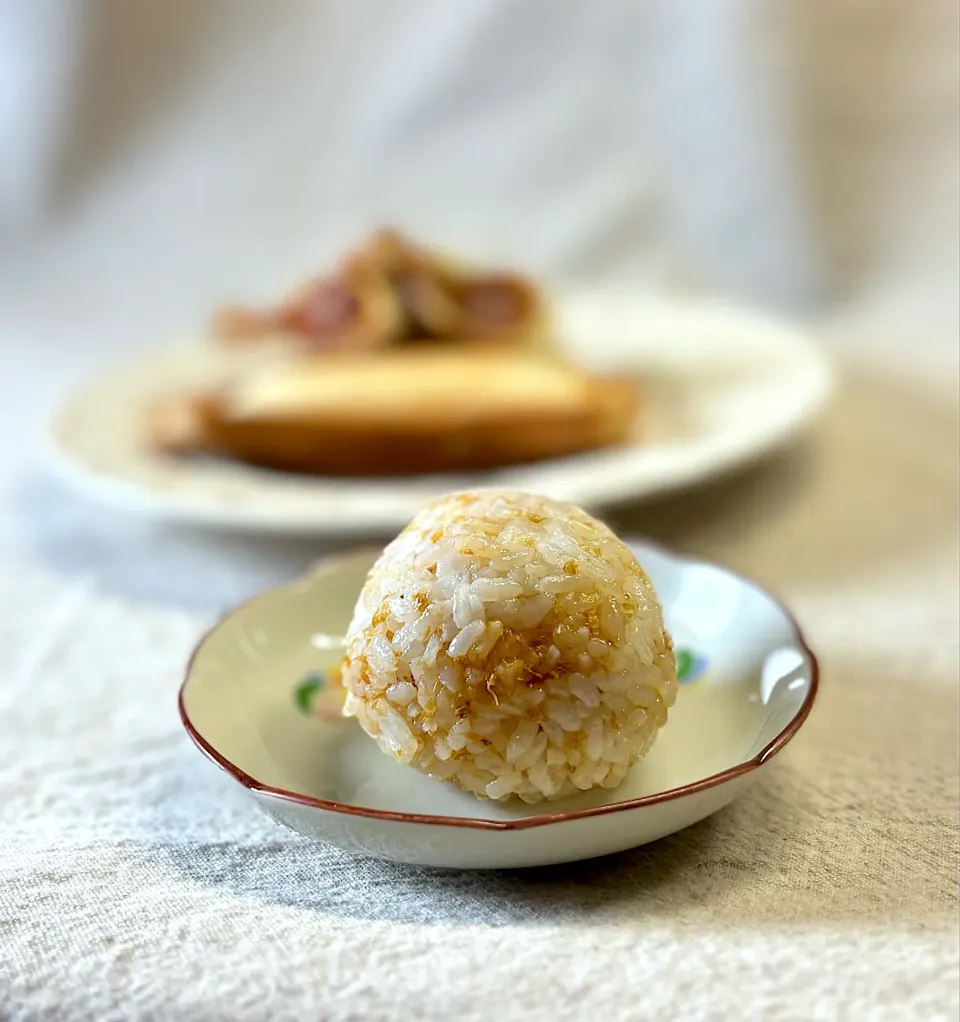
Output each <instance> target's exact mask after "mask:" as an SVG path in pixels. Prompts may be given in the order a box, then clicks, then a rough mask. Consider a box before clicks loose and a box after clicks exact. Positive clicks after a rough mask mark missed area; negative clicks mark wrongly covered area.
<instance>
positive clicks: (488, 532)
mask: <svg viewBox="0 0 960 1022" xmlns="http://www.w3.org/2000/svg"><path fill="white" fill-rule="evenodd" d="M343 680H344V684H345V686H346V689H347V700H346V707H345V711H344V712H345V713H347V714H350V715H353V716H356V718H357V719H358V720H359V722H360V724H361V725H362V727H363V728H364V730H365V731H367V733H368V734H370V735H371V736H373V737H374V738H375V739H376V740H377V742H378V743H379V745H380V747H381V748H382V749H383V750H384V751H385V752H387V753H389V754H391V755H392V756H395V757H396V758H397V759H398V760H400V762H402V763H408V764H410V765H412V766H415V767H416V768H417V769H419V770H423V771H425V772H426V773H429V774H432V775H433V776H435V777H440V778H444V779H446V780H450V781H453V782H455V783H456V784H458V785H460V787H461V788H463V789H465V790H466V791H471V792H473V793H474V794H475V795H477V796H479V797H481V798H493V799H503V798H508V797H511V796H519V797H520V798H521V799H523V800H524V801H525V802H538V801H540V800H541V799H544V798H547V799H555V798H561V797H563V796H565V795H568V794H571V793H573V792H575V791H577V790H578V789H579V790H586V789H588V788H592V787H595V786H596V785H602V786H603V787H606V788H612V787H614V786H615V785H617V784H619V783H620V781H622V780H623V778H624V776H625V775H626V772H627V770H628V769H629V768H630V766H631V765H632V764H633V763H635V762H636V761H637V760H638V759H640V758H641V757H642V756H644V755H645V754H646V752H647V750H648V749H649V748H650V746H651V744H652V743H653V740H654V739H655V737H656V735H657V731H658V730H659V728H660V727H661V726H662V725H663V724H664V723H665V722H666V718H667V709H668V707H670V706H672V705H673V702H674V700H675V699H676V695H677V675H676V663H675V660H674V654H673V646H672V643H671V640H670V636H669V635H668V634H667V632H666V630H665V629H664V626H663V616H662V613H661V610H660V605H659V603H658V602H657V598H656V593H655V592H654V590H653V586H652V585H651V584H650V580H649V579H648V578H647V576H646V575H645V574H644V572H643V570H642V569H641V567H640V565H639V564H638V563H637V560H636V558H635V557H634V555H633V553H632V552H631V551H630V549H629V548H628V547H627V546H626V545H625V544H624V543H622V542H621V541H620V540H619V539H617V537H616V536H614V534H613V533H612V532H611V531H610V530H609V529H608V528H607V527H606V526H605V525H603V524H602V523H600V522H598V521H597V520H596V519H594V518H592V517H591V516H590V515H588V514H586V513H585V512H584V511H581V510H580V509H579V508H577V507H574V506H573V505H572V504H561V503H557V502H555V501H550V500H547V499H545V498H543V497H537V496H533V495H531V494H523V493H493V492H478V493H459V494H454V495H453V496H450V497H445V498H443V499H441V500H438V501H436V502H434V503H433V504H430V505H429V506H428V507H426V508H425V509H424V510H423V511H421V513H420V514H419V515H417V517H416V518H415V519H414V520H413V522H411V524H410V525H409V526H407V528H406V529H404V531H403V532H402V533H400V535H399V536H398V537H397V538H396V539H395V540H394V541H393V542H392V543H390V544H389V546H387V548H386V549H385V550H384V552H383V554H382V555H381V556H380V558H379V559H378V560H377V562H376V564H375V565H374V566H373V568H372V569H371V571H370V574H369V576H368V578H367V582H366V584H365V586H364V588H363V591H362V592H361V594H360V597H359V599H358V601H357V605H356V609H355V611H354V616H353V621H352V622H351V625H350V628H349V630H348V633H347V656H346V659H345V661H344V671H343Z"/></svg>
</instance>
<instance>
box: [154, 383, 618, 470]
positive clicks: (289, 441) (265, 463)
mask: <svg viewBox="0 0 960 1022" xmlns="http://www.w3.org/2000/svg"><path fill="white" fill-rule="evenodd" d="M637 405H638V391H637V387H636V384H635V383H634V382H633V381H629V380H624V379H621V378H603V377H600V378H595V379H590V380H589V381H588V383H587V384H586V387H585V391H584V399H583V400H582V401H579V402H577V403H576V404H575V405H571V406H570V407H569V408H540V409H538V408H536V407H535V406H532V407H531V408H529V409H526V410H522V411H514V412H512V413H510V414H508V415H505V414H499V415H498V414H495V413H494V414H487V413H485V412H484V410H483V409H482V408H481V407H476V408H474V409H472V410H471V409H469V408H466V407H465V408H464V414H462V415H460V416H458V421H457V422H455V423H446V424H441V423H439V422H437V420H436V417H435V416H432V415H430V414H426V415H422V416H418V415H417V409H416V397H415V395H411V407H410V410H409V412H408V413H407V414H405V415H403V416H398V417H397V418H396V420H395V421H390V420H384V419H383V418H380V419H379V420H378V419H374V418H372V417H371V418H370V419H367V420H365V419H364V418H363V417H362V416H358V415H356V414H351V415H350V416H349V417H344V416H337V415H331V414H327V413H325V412H324V411H323V410H322V409H317V410H314V411H311V413H310V414H309V415H297V416H290V415H257V416H254V417H242V418H238V417H235V416H232V415H231V414H230V411H229V407H228V398H227V397H226V396H224V395H207V396H204V397H201V398H195V399H187V400H186V401H181V402H179V405H177V404H176V403H174V404H173V405H168V406H166V407H165V408H164V409H162V414H160V415H158V416H157V417H156V418H155V419H154V423H153V432H152V437H153V441H154V442H155V443H156V444H157V445H158V446H159V447H160V448H161V449H163V450H166V451H173V452H176V453H188V452H195V453H199V452H204V453H211V454H221V455H225V456H228V457H232V458H235V459H237V460H240V461H245V462H248V463H250V464H253V465H258V466H262V467H266V468H275V469H281V470H284V471H289V472H297V473H302V474H312V475H323V474H329V475H346V476H355V477H357V476H389V475H412V474H419V473H427V472H456V471H468V470H476V469H490V468H497V467H503V466H507V465H516V464H523V463H527V462H535V461H541V460H545V459H548V458H558V457H562V456H565V455H570V454H576V453H579V452H583V451H588V450H593V449H596V448H599V447H607V446H611V445H614V444H617V443H620V442H622V441H623V440H624V439H625V438H626V436H627V434H628V432H629V431H630V428H631V426H632V424H633V422H634V419H635V415H636V411H637ZM171 421H173V422H176V423H177V424H178V426H179V428H178V429H177V430H176V431H171V430H170V428H169V424H170V423H171ZM184 424H189V428H186V427H185V426H184ZM158 426H159V427H160V428H159V430H158V428H157V427H158ZM171 441H172V442H171Z"/></svg>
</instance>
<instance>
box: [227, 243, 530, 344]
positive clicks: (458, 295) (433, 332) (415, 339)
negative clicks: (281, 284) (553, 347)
mask: <svg viewBox="0 0 960 1022" xmlns="http://www.w3.org/2000/svg"><path fill="white" fill-rule="evenodd" d="M546 332H547V315H546V305H545V302H544V301H543V298H542V296H541V294H540V292H539V290H538V288H537V287H536V286H535V285H534V284H533V283H532V282H531V281H529V280H527V279H526V278H524V277H522V276H520V275H518V274H514V273H507V272H504V271H492V270H491V271H484V270H476V269H472V268H470V267H468V266H466V265H465V264H461V263H459V262H457V261H454V260H452V259H450V258H447V257H444V256H441V255H439V254H437V253H434V252H432V251H430V250H428V249H426V248H422V247H420V246H417V245H414V244H413V243H412V242H410V241H409V240H407V239H406V238H404V237H403V236H401V235H400V234H397V233H396V232H395V231H387V230H385V231H379V232H377V233H376V234H374V235H372V236H371V237H370V238H368V239H367V240H366V241H365V242H364V243H363V244H362V245H361V246H360V248H359V249H358V250H357V251H356V252H354V253H352V254H351V255H350V256H348V257H347V258H346V259H344V260H343V262H342V263H341V265H340V267H339V268H338V270H337V272H336V273H334V274H333V275H332V276H330V277H323V278H318V279H315V280H312V281H309V282H307V283H305V284H304V285H302V286H301V287H299V288H297V289H296V290H295V291H294V292H293V293H292V294H291V295H289V296H288V297H287V299H286V300H285V301H284V302H283V303H282V304H281V305H280V307H279V308H277V309H274V310H266V311H263V310H254V309H246V308H237V307H228V308H225V309H222V310H221V311H220V312H219V313H218V314H217V316H216V317H215V319H214V324H213V333H214V336H215V337H216V338H218V339H221V340H224V341H229V342H244V343H249V342H251V341H255V340H256V339H258V338H266V337H276V336H278V335H280V336H287V337H289V338H291V339H293V340H295V341H296V342H297V343H298V344H300V345H302V346H303V347H307V348H311V349H324V350H351V351H371V350H377V349H380V348H388V347H394V346H399V345H413V344H418V343H438V342H443V343H459V342H476V341H488V342H492V343H497V344H505V345H510V346H518V347H525V346H537V345H540V344H541V343H543V342H544V340H545V338H546Z"/></svg>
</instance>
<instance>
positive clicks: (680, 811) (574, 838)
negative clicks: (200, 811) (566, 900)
mask: <svg viewBox="0 0 960 1022" xmlns="http://www.w3.org/2000/svg"><path fill="white" fill-rule="evenodd" d="M631 546H632V547H633V549H634V550H635V552H636V553H637V556H638V558H639V559H640V562H641V563H642V564H643V566H644V568H645V569H646V570H647V572H648V573H649V575H650V577H651V579H652V580H653V582H654V585H655V586H656V588H657V592H658V594H659V596H660V600H661V602H662V604H663V607H664V613H665V616H666V621H667V625H668V627H669V628H670V630H671V632H672V634H673V637H674V642H675V645H676V648H677V651H678V668H679V675H680V680H681V688H680V695H679V697H678V699H677V703H676V705H675V706H674V708H673V709H672V710H671V711H670V720H669V722H668V723H667V725H666V727H665V728H664V729H663V731H662V733H661V734H660V736H659V737H658V739H657V743H656V745H655V746H654V748H653V750H652V751H651V752H650V754H649V755H648V756H647V758H646V759H645V760H643V761H642V762H641V763H638V764H637V765H636V766H635V767H634V768H633V769H632V770H631V772H630V773H629V774H628V776H627V778H626V780H625V781H624V782H623V783H622V784H621V785H620V786H619V787H618V788H615V789H613V790H605V789H601V790H597V791H593V792H585V793H583V794H580V795H577V796H575V797H573V798H568V799H565V800H563V801H561V802H552V803H540V804H539V805H533V806H530V805H525V804H523V803H520V802H507V803H498V802H489V801H481V800H478V799H476V798H474V797H473V796H472V795H469V794H466V793H464V792H461V791H459V790H458V789H457V788H455V787H453V786H452V785H449V784H447V783H444V782H440V781H435V780H433V779H431V778H429V777H426V776H423V775H421V774H419V773H417V772H416V771H415V770H413V769H411V768H409V767H405V766H402V765H401V764H399V763H397V762H395V761H393V760H392V759H390V758H389V757H387V756H385V755H383V753H381V752H380V751H379V749H378V748H377V746H376V744H375V743H374V742H372V741H371V740H370V739H369V738H368V737H367V736H366V735H365V734H364V733H363V732H362V731H361V730H360V728H359V727H358V725H357V724H356V723H355V722H353V721H352V720H348V719H345V718H343V717H342V716H341V715H340V713H339V706H340V697H341V693H340V691H339V688H338V686H337V684H336V676H335V671H334V668H335V666H336V664H337V663H338V662H339V659H340V657H341V655H342V648H341V646H340V640H339V638H338V637H339V636H341V635H342V634H343V631H344V629H345V628H346V625H347V623H348V622H349V619H350V616H351V613H352V610H353V605H354V602H355V601H356V597H357V593H358V592H359V590H360V587H361V585H362V583H363V580H364V578H365V576H366V573H367V570H368V569H369V567H370V565H371V564H372V562H373V558H374V556H375V552H373V551H363V552H360V553H357V554H353V555H348V556H346V557H342V558H337V559H333V560H330V561H326V562H324V563H322V564H320V565H319V566H317V567H316V568H315V570H313V571H312V572H311V573H310V574H309V575H307V576H305V577H303V578H301V579H299V580H297V581H295V582H293V583H291V584H289V585H286V586H281V587H278V588H275V589H271V590H268V591H267V592H265V593H262V594H261V595H260V596H257V597H255V598H254V599H252V600H250V601H248V602H247V603H244V604H243V605H242V606H240V607H238V608H237V609H236V610H234V611H233V612H231V613H230V614H228V615H227V616H226V617H225V618H224V619H223V620H222V621H221V622H220V623H219V624H218V625H216V626H215V627H214V628H213V629H212V630H211V631H210V632H208V633H207V635H206V636H205V637H204V638H203V639H202V640H201V642H200V644H199V645H198V646H197V648H196V650H195V651H194V654H193V656H192V658H191V661H190V665H189V668H188V670H187V676H186V679H185V680H184V683H183V685H182V687H181V689H180V716H181V718H182V720H183V724H184V726H185V728H186V729H187V732H188V733H189V735H190V737H191V738H192V739H193V741H194V743H195V744H196V746H197V747H198V749H200V751H201V752H203V753H204V755H205V757H206V759H207V760H209V761H211V762H212V763H214V764H216V765H217V766H218V767H220V768H221V770H222V771H224V772H225V773H226V774H227V775H228V776H229V777H230V778H232V779H233V780H234V781H236V782H238V783H239V784H241V785H242V786H243V787H244V788H245V789H246V790H247V792H248V793H249V794H250V796H251V797H252V802H251V806H253V805H254V804H255V805H256V806H258V807H259V808H260V809H262V810H263V811H265V812H266V813H267V814H268V815H270V816H271V817H273V818H274V819H275V820H277V821H278V822H280V823H283V824H285V825H286V826H288V827H291V828H292V829H294V830H296V831H299V832H300V833H303V834H306V835H308V836H310V837H314V838H317V839H319V840H323V841H328V842H330V843H332V844H335V845H338V846H339V847H341V848H344V849H347V850H349V851H353V852H356V853H358V854H362V855H372V856H377V857H380V858H386V859H393V860H395V861H398V862H410V863H417V864H420V865H427V866H447V867H457V868H476V869H480V868H507V867H518V866H536V865H546V864H549V863H557V862H566V861H573V860H577V859H586V858H590V857H592V856H597V855H605V854H608V853H611V852H617V851H621V850H623V849H626V848H631V847H634V846H636V845H641V844H645V843H646V842H649V841H654V840H656V839H657V838H660V837H664V836H665V835H667V834H670V833H673V832H674V831H677V830H680V829H682V828H683V827H687V826H689V825H690V824H692V823H696V822H697V821H698V820H701V819H703V818H704V817H706V816H708V815H710V814H711V813H714V812H716V811H717V810H718V809H720V808H722V807H723V806H725V805H726V804H727V803H728V802H730V801H731V799H733V798H734V797H736V796H737V795H738V794H739V793H740V792H741V791H742V790H743V789H744V788H745V787H746V786H747V785H748V784H749V783H750V782H751V781H753V780H754V779H755V778H756V777H757V776H758V775H759V773H760V771H761V770H763V769H765V767H766V765H767V764H768V763H769V761H770V760H771V758H772V757H773V756H774V755H775V753H777V752H778V751H779V750H780V749H781V748H783V746H784V745H785V744H786V743H787V742H788V741H789V740H790V739H791V738H792V737H793V736H794V734H796V732H797V731H798V730H799V728H800V727H801V725H802V724H803V722H804V720H805V719H806V717H807V715H808V714H809V712H810V709H811V707H812V705H813V701H814V698H815V696H816V692H817V677H818V668H817V662H816V658H815V657H814V655H813V653H812V652H811V650H810V648H809V647H808V645H807V643H806V641H805V640H804V638H803V636H802V635H801V633H800V630H799V628H798V627H797V625H796V623H795V622H794V621H793V619H792V618H791V616H790V615H789V613H787V611H786V610H785V609H784V608H783V607H782V606H781V605H780V604H779V603H778V602H777V601H776V600H774V599H773V598H772V597H771V596H769V595H768V594H767V593H765V592H764V591H763V590H762V589H760V588H759V587H757V586H756V585H754V584H752V583H750V582H748V581H746V580H744V579H742V578H740V577H738V576H736V575H734V574H732V573H730V572H728V571H726V570H724V569H722V568H719V567H716V566H713V565H709V564H705V563H702V562H698V561H693V560H686V559H683V558H680V557H677V556H675V555H673V554H671V553H669V552H667V551H665V550H663V549H662V548H659V547H655V546H651V545H648V544H645V543H641V542H633V543H631Z"/></svg>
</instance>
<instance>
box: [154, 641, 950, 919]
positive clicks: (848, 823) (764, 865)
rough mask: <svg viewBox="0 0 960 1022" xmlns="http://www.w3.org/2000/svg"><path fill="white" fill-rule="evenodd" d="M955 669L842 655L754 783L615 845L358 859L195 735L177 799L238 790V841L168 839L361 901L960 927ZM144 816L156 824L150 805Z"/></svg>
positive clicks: (333, 910)
mask: <svg viewBox="0 0 960 1022" xmlns="http://www.w3.org/2000/svg"><path fill="white" fill-rule="evenodd" d="M941 674H943V672H942V671H940V672H939V673H938V668H937V665H936V664H931V669H930V680H929V681H928V680H924V679H921V678H918V677H916V676H915V674H914V673H913V672H912V669H911V667H910V665H908V664H903V665H897V664H896V663H891V662H890V661H889V659H885V658H883V657H881V656H877V657H863V658H861V659H853V658H851V659H846V658H829V657H828V658H827V660H826V663H825V665H824V678H823V682H822V686H821V698H820V699H819V700H818V704H817V706H816V707H815V709H814V712H813V714H812V715H811V718H810V720H809V722H808V724H807V726H806V727H805V728H804V731H803V733H802V734H801V735H800V736H799V737H798V739H797V741H796V742H794V743H792V744H791V745H790V747H789V748H787V749H786V750H785V751H784V752H783V753H781V754H780V755H779V756H778V757H777V758H776V760H775V761H774V762H773V763H772V764H770V767H769V769H768V770H766V771H765V772H764V773H763V774H762V775H761V776H760V777H759V778H758V780H757V782H756V784H755V785H753V786H752V787H750V788H748V789H747V790H746V791H745V792H744V793H743V794H742V795H741V796H740V798H738V799H737V800H736V801H735V802H733V803H732V804H731V805H730V806H728V807H727V808H726V809H724V810H722V811H721V812H719V813H717V814H716V815H715V816H713V817H711V818H709V819H707V820H704V821H703V822H701V823H699V824H696V825H695V826H693V827H690V828H688V829H686V830H684V831H681V832H679V833H677V834H674V835H672V836H670V837H667V838H664V839H663V840H661V841H658V842H656V843H654V844H651V845H647V846H645V847H641V848H637V849H634V850H632V851H628V852H623V853H620V854H618V855H613V856H607V857H605V858H600V859H593V860H588V861H585V862H581V863H572V864H568V865H560V866H551V867H546V868H539V869H529V870H514V871H491V872H466V871H443V870H432V869H424V868H418V867H408V866H400V865H394V864H390V863H385V862H378V861H376V860H369V859H361V858H355V857H353V856H350V855H347V854H345V853H343V852H340V851H339V850H337V849H334V848H332V847H329V846H325V845H323V844H320V843H313V842H310V841H305V840H303V839H301V838H299V837H294V836H292V835H288V834H287V833H286V832H285V831H283V830H280V829H277V828H276V827H275V826H274V825H272V824H267V823H266V819H265V818H261V817H260V815H259V813H258V812H257V810H256V809H255V808H254V807H253V806H252V805H250V806H249V807H243V809H242V808H241V803H240V800H241V799H244V798H246V796H245V795H244V794H243V793H242V792H240V791H239V789H237V790H236V791H234V790H232V788H230V787H229V782H228V781H227V779H226V778H225V777H224V778H222V779H221V781H222V784H218V783H217V778H216V777H215V776H213V775H209V774H208V780H207V781H205V782H204V783H203V784H202V785H201V784H198V783H197V777H196V770H195V768H194V766H193V763H194V755H195V753H194V752H193V750H192V749H189V748H187V747H186V743H184V748H183V752H182V755H181V756H180V757H178V758H177V759H176V761H175V763H171V768H172V772H171V774H170V775H169V776H168V777H167V779H166V783H167V784H168V785H169V786H171V788H172V790H171V792H170V796H169V798H170V799H171V800H174V801H175V802H176V804H177V811H178V813H179V814H180V815H181V816H182V817H183V818H184V819H187V818H189V817H190V816H194V815H198V814H199V815H200V816H202V815H203V814H204V813H205V812H206V813H209V814H210V817H211V819H212V820H213V821H215V820H216V819H217V818H218V813H220V812H226V811H227V810H226V806H227V804H229V805H231V806H234V809H233V810H232V813H233V816H232V822H231V824H230V836H231V837H232V838H233V840H232V841H229V842H227V841H224V842H221V843H213V842H208V841H204V840H202V839H201V840H198V841H195V842H172V841H170V840H169V839H168V838H167V834H165V835H164V838H167V839H166V840H160V841H159V842H156V846H155V847H156V854H159V855H161V856H162V857H163V858H165V859H166V860H167V861H168V862H169V865H170V867H171V868H172V869H174V870H175V871H176V872H178V873H180V874H182V875H183V876H185V877H187V878H189V880H190V881H191V882H195V883H200V884H203V885H206V886H212V887H216V888H220V889H222V890H223V891H225V892H230V893H231V894H233V895H235V896H238V897H241V898H254V899H258V900H262V901H264V902H267V903H274V904H284V905H290V906H296V907H300V908H303V909H305V910H311V911H319V912H324V913H330V914H334V915H339V916H347V917H351V918H362V919H390V920H393V921H397V922H431V921H432V922H455V921H458V920H459V921H462V922H464V923H471V922H473V923H485V924H488V925H506V924H517V923H529V924H538V925H547V924H551V923H558V922H565V921H567V920H569V919H571V918H578V919H580V918H585V917H588V918H596V919H597V920H602V921H603V922H604V923H615V922H616V921H617V920H618V919H623V920H627V919H628V918H636V916H637V915H638V914H639V915H642V916H644V917H645V918H649V919H650V920H651V921H654V922H656V923H658V924H662V925H665V926H668V925H669V926H680V925H714V926H715V925H718V924H719V925H723V926H755V925H761V924H762V925H770V926H776V925H781V924H790V925H796V924H800V925H802V924H824V923H826V924H837V925H845V924H850V925H856V926H858V927H862V926H864V925H878V926H884V925H891V924H896V925H898V926H901V927H903V926H907V927H915V928H917V929H918V930H919V929H924V928H926V927H929V926H951V927H953V926H955V914H956V909H957V906H958V904H960V898H958V892H957V889H956V872H957V868H958V865H960V862H958V850H957V843H956V805H955V803H956V790H957V783H958V768H957V759H956V739H957V723H956V721H957V699H958V693H957V691H956V685H955V683H954V682H951V681H950V679H949V678H948V677H946V676H940V675H941ZM905 721H913V723H912V724H910V725H909V726H905V723H904V722H905ZM154 796H155V797H157V798H159V799H160V801H164V797H163V793H162V792H161V791H155V792H154ZM234 800H236V801H234ZM243 811H246V812H248V813H249V818H248V819H249V822H248V823H246V824H244V823H243V821H242V819H241V812H243ZM140 824H141V826H142V827H143V828H144V829H145V830H149V829H151V821H150V816H149V811H146V812H145V814H144V815H143V816H142V817H141V820H140ZM245 828H248V829H247V830H246V832H245ZM267 828H269V829H267ZM205 829H206V830H207V832H209V828H205ZM168 833H169V832H168ZM270 835H273V837H272V838H271V837H270ZM144 836H145V837H146V836H147V835H144ZM148 841H149V838H148ZM151 843H152V842H151ZM138 844H139V842H138ZM141 847H142V846H141Z"/></svg>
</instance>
